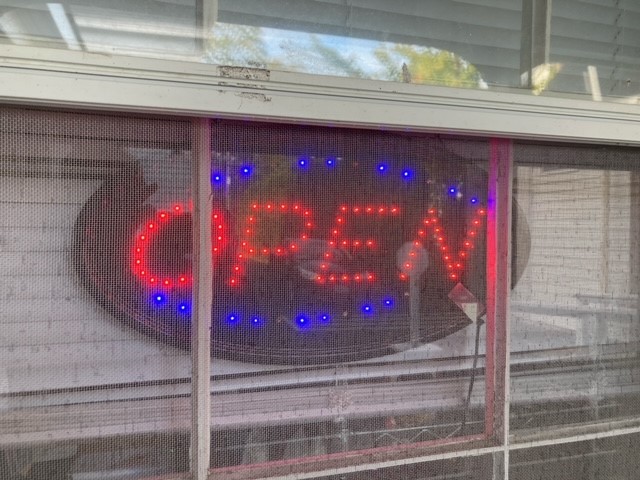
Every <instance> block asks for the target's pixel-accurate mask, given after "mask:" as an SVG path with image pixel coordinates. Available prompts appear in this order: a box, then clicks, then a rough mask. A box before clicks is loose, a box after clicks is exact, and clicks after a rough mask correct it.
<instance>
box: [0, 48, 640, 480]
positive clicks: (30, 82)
mask: <svg viewBox="0 0 640 480" xmlns="http://www.w3.org/2000/svg"><path fill="white" fill-rule="evenodd" d="M0 85H1V86H2V88H0V103H4V104H18V105H26V106H29V105H37V106H48V107H56V108H74V109H91V110H103V111H104V110H110V111H117V112H144V113H158V114H163V115H187V116H191V117H194V145H195V149H194V151H195V152H196V155H194V157H195V159H196V164H195V165H194V170H195V172H196V173H195V175H194V179H193V186H194V192H197V197H196V207H195V208H196V210H195V211H196V212H197V213H198V218H199V223H200V224H204V223H205V222H208V220H207V219H208V218H210V208H207V204H208V202H207V201H206V200H207V199H208V198H209V190H208V189H209V188H210V187H209V186H208V175H207V168H208V165H209V161H210V159H209V152H208V151H207V149H206V145H208V144H209V143H208V142H209V140H208V138H209V137H208V135H209V134H210V133H209V131H208V122H207V121H206V120H204V119H206V118H211V117H215V118H243V119H253V120H267V121H276V122H304V123H306V124H318V125H331V126H351V127H360V128H385V129H388V130H389V129H391V130H403V131H416V132H418V131H425V132H443V133H445V132H446V133H454V134H464V135H481V136H484V137H491V138H493V139H494V140H492V148H491V151H492V158H491V161H490V187H489V194H490V198H491V199H492V200H493V201H496V202H497V203H496V209H495V211H494V212H495V217H494V218H490V219H489V220H490V222H489V223H488V242H489V243H490V244H491V243H493V246H494V247H495V250H494V255H495V257H491V256H490V257H489V258H488V260H489V261H488V265H490V267H489V268H494V269H495V270H494V272H495V274H496V276H495V278H493V280H491V279H489V282H488V283H489V285H488V288H489V289H490V295H489V297H490V298H491V297H492V298H493V299H494V301H493V304H492V306H490V307H492V308H493V312H492V311H491V308H490V309H489V313H490V316H492V318H489V319H488V327H489V331H488V337H490V338H493V341H492V343H493V349H492V352H491V353H489V355H490V356H491V355H492V356H493V357H494V359H493V362H492V363H493V365H494V366H495V369H494V371H492V372H488V374H489V375H492V376H493V378H494V390H493V391H490V392H488V396H489V395H490V396H492V398H493V399H494V400H495V403H494V405H493V418H490V419H487V420H488V421H490V422H491V425H490V426H489V427H488V431H490V432H492V434H493V435H492V438H493V440H494V442H495V443H494V444H492V445H484V446H480V447H476V446H474V445H472V444H465V443H461V444H457V445H456V446H455V447H456V448H454V449H453V450H447V451H437V452H435V451H434V452H433V453H429V452H426V453H425V452H416V455H415V456H412V457H411V458H402V459H382V458H381V459H379V460H378V461H376V462H373V463H367V464H361V465H355V466H354V465H349V466H346V465H345V466H339V465H338V466H331V467H323V468H322V469H321V470H314V471H307V472H304V473H301V472H298V473H291V474H290V475H284V476H282V475H280V476H279V477H278V478H319V477H322V476H329V475H338V474H342V473H347V472H354V471H362V470H371V469H374V468H383V467H388V466H394V465H401V464H410V463H417V462H424V461H430V460H437V459H446V458H454V457H456V456H463V455H464V456H477V455H485V454H493V455H494V458H495V462H494V467H495V468H494V478H496V479H506V478H508V453H509V450H513V449H521V448H532V447H537V446H545V445H550V444H560V443H571V442H578V441H584V440H592V439H597V438H604V437H609V436H615V435H624V434H631V433H638V432H640V422H636V421H628V422H623V423H621V424H619V425H618V424H612V425H610V427H611V428H608V429H601V430H598V428H597V427H596V428H595V429H594V428H591V430H589V429H587V428H585V429H577V430H575V429H574V430H572V431H567V432H565V434H563V433H562V431H561V430H558V431H557V432H556V434H555V436H554V437H553V438H548V437H544V436H543V437H540V438H519V437H517V436H515V437H514V436H510V435H509V431H508V409H509V369H508V365H509V358H508V357H509V345H508V338H509V335H508V332H509V324H508V302H509V288H508V285H509V278H508V275H509V271H510V269H509V268H508V259H509V258H510V256H509V253H508V252H509V249H508V246H509V243H510V231H511V229H510V225H509V223H510V214H509V211H510V210H509V209H510V202H511V198H510V196H511V195H510V191H511V177H512V168H513V164H512V163H513V160H512V156H511V144H510V142H509V141H508V140H500V138H505V139H513V138H524V139H544V140H546V141H549V140H558V141H565V142H567V141H568V142H583V143H584V142H588V143H597V144H622V145H630V146H638V145H640V110H639V109H638V107H637V106H633V105H626V104H617V103H605V102H594V101H591V100H586V99H584V98H563V97H557V96H551V95H544V96H533V95H530V94H527V93H524V92H522V91H521V92H518V91H515V92H514V91H492V90H489V91H481V90H466V89H453V88H447V87H435V86H424V85H411V84H397V83H389V82H379V81H372V80H360V79H351V78H337V77H323V76H314V75H305V74H294V73H287V72H276V71H266V70H259V69H258V70H256V69H238V68H224V67H217V66H212V65H205V64H196V63H189V62H175V61H165V60H155V59H145V58H134V57H119V56H103V55H96V54H88V53H83V52H69V51H58V50H47V49H38V48H31V47H18V46H9V45H3V46H0ZM198 117H200V118H202V119H203V120H198ZM203 179H204V180H203ZM199 223H198V221H197V220H196V222H195V224H196V226H195V228H194V241H195V242H196V243H195V245H196V246H198V251H199V252H200V254H199V257H200V259H201V261H197V262H196V263H197V265H199V271H197V272H196V275H198V278H199V279H200V281H202V282H205V283H203V284H206V283H207V281H209V283H210V279H211V263H210V261H209V262H207V261H205V262H203V261H202V259H204V258H206V257H207V256H208V255H206V252H208V251H210V248H209V246H210V243H211V239H210V237H208V236H207V233H206V231H207V229H201V228H198V224H199ZM490 249H491V248H490ZM501 259H502V263H501ZM505 259H507V261H506V262H505V261H504V260H505ZM206 290H207V289H203V291H199V292H196V295H197V297H196V299H195V300H196V302H197V305H198V308H197V309H196V311H195V312H194V318H195V319H194V324H195V325H194V331H195V332H197V333H196V335H194V338H193V368H194V376H193V378H194V382H193V395H194V397H196V401H194V403H193V414H194V419H193V432H194V433H195V432H197V434H196V435H193V441H192V469H191V470H192V475H193V478H196V479H198V480H202V479H204V478H206V477H207V470H208V467H209V445H210V429H209V428H208V427H207V426H208V425H209V415H210V405H209V401H210V399H209V398H208V395H206V394H204V392H209V384H208V382H209V377H210V375H209V370H208V369H209V362H208V359H209V355H208V353H209V348H210V347H209V334H210V332H209V325H208V322H206V321H205V322H202V321H200V320H198V319H202V318H211V316H210V308H211V296H210V292H209V293H207V292H206ZM491 292H492V293H491ZM490 298H489V300H488V301H489V302H491V299H490ZM491 322H493V325H491ZM203 394H204V395H203ZM205 397H206V399H205ZM487 401H490V399H489V398H488V399H487ZM510 442H511V444H510ZM254 473H255V474H259V473H261V474H265V475H268V469H267V470H262V471H261V472H254ZM263 476H264V475H263ZM217 478H222V477H217ZM229 478H235V477H233V475H232V476H230V477H229ZM252 478H253V477H252ZM255 478H258V477H255Z"/></svg>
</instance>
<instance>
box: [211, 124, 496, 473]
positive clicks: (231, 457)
mask: <svg viewBox="0 0 640 480" xmlns="http://www.w3.org/2000/svg"><path fill="white" fill-rule="evenodd" d="M212 138H213V146H212V174H211V177H212V187H213V202H214V232H219V234H217V235H216V234H214V238H213V240H214V245H213V252H214V263H215V281H214V285H215V287H214V312H213V323H212V337H213V344H212V348H213V354H214V356H216V357H219V358H220V360H218V361H215V360H214V363H213V373H214V378H213V390H214V397H213V399H212V405H213V410H212V412H213V424H214V425H213V426H214V438H213V456H212V464H213V466H214V467H228V466H231V465H239V464H251V463H261V462H265V461H271V460H279V459H291V458H296V457H304V456H313V455H322V454H326V453H336V452H344V451H350V450H361V449H368V448H375V447H382V446H389V445H401V444H410V443H417V442H425V441H443V440H446V439H450V438H452V437H456V436H461V435H467V434H472V433H479V432H483V431H484V395H485V393H484V381H483V379H482V378H478V379H475V378H474V371H475V369H477V368H479V367H480V366H481V365H482V364H483V360H484V350H485V349H484V343H485V340H484V328H483V319H484V316H483V315H484V302H485V297H486V295H485V290H486V286H485V277H486V275H485V269H486V267H485V263H486V262H485V252H484V244H485V242H484V238H485V233H486V226H485V214H486V211H485V208H486V198H487V173H486V168H487V156H488V143H487V142H485V141H482V140H474V141H470V140H459V139H451V138H446V137H444V138H443V137H435V136H424V135H422V136H421V135H408V134H407V135H405V134H395V133H385V132H380V131H375V132H369V131H357V130H345V129H332V128H318V127H304V126H283V125H276V124H268V125H267V124H258V123H248V122H228V121H214V122H213V133H212ZM476 342H477V344H478V347H477V350H476V348H475V347H476ZM474 382H475V386H474Z"/></svg>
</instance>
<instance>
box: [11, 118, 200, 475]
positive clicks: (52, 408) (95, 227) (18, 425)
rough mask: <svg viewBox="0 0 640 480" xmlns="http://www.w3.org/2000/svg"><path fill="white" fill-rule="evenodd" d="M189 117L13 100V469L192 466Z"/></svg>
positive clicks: (81, 471) (106, 471)
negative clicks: (58, 108)
mask: <svg viewBox="0 0 640 480" xmlns="http://www.w3.org/2000/svg"><path fill="white" fill-rule="evenodd" d="M189 125H190V124H189V123H188V122H185V121H180V120H162V119H150V118H133V117H121V116H115V115H114V116H109V115H97V114H96V115H93V114H72V113H62V112H45V111H37V110H21V109H10V108H6V107H5V108H3V109H2V112H1V114H0V138H1V141H0V209H1V214H0V239H1V240H0V282H1V284H2V292H3V293H2V308H0V325H1V331H2V335H0V385H1V390H2V396H0V444H2V445H3V447H2V449H3V450H4V451H5V455H7V456H8V457H10V459H11V463H10V465H11V469H12V470H11V472H10V473H11V475H9V476H8V477H7V478H19V477H14V476H13V475H18V474H20V475H24V472H40V473H37V474H36V473H32V474H31V476H30V477H28V478H34V479H35V478H37V479H45V478H67V475H71V476H73V478H115V476H117V474H118V472H120V473H122V471H123V470H127V469H132V470H134V471H137V472H138V473H139V474H140V475H143V474H144V475H156V474H160V473H169V472H175V471H180V470H183V469H185V468H187V467H188V460H186V459H187V458H188V457H187V455H188V433H189V426H190V418H191V407H190V376H191V361H190V356H189V354H188V352H186V351H184V350H182V349H178V348H176V346H178V345H184V343H185V341H186V340H187V339H188V338H189V309H190V308H191V296H190V290H189V288H188V287H182V286H181V285H180V283H181V282H180V278H181V277H182V276H183V275H184V276H185V277H186V278H187V279H188V278H189V277H188V275H189V272H190V263H189V262H190V254H191V250H192V249H191V247H190V246H191V238H190V230H189V221H190V220H189V213H188V208H189V205H190V204H189V198H190V169H191V160H190V146H189V145H190V143H189ZM176 206H182V207H183V208H184V211H176V209H175V207H176ZM162 212H166V213H164V214H163V213H162ZM163 215H164V216H163ZM176 243H177V244H179V247H180V248H179V249H176ZM152 278H155V281H152ZM154 337H157V338H161V339H164V340H166V342H165V343H163V342H160V341H158V340H157V339H156V338H154ZM52 469H56V471H58V469H63V470H64V471H60V473H59V475H60V476H59V477H55V476H54V475H53V474H52V472H53V470H52ZM47 472H48V473H47ZM83 475H84V476H83ZM91 475H93V477H91ZM112 476H114V477H112ZM69 478H71V477H69ZM118 478H120V477H118Z"/></svg>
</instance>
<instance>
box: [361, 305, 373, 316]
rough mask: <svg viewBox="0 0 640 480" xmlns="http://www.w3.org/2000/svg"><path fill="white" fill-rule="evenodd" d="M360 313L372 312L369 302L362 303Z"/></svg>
mask: <svg viewBox="0 0 640 480" xmlns="http://www.w3.org/2000/svg"><path fill="white" fill-rule="evenodd" d="M362 313H364V314H366V315H371V314H372V313H373V306H371V304H369V303H365V304H364V305H362Z"/></svg>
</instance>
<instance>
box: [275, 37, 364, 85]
mask: <svg viewBox="0 0 640 480" xmlns="http://www.w3.org/2000/svg"><path fill="white" fill-rule="evenodd" d="M282 49H283V50H284V52H285V55H286V63H285V65H286V67H287V68H289V69H291V70H295V71H303V72H309V73H319V74H323V75H341V76H346V77H354V78H365V77H367V75H366V74H365V73H364V71H363V70H362V68H360V67H359V66H358V59H357V58H356V57H355V55H348V56H347V55H344V54H342V53H341V52H340V51H339V50H338V49H337V48H335V47H332V46H330V45H328V44H327V43H325V42H323V41H322V40H321V39H320V38H319V37H318V36H317V35H309V45H308V46H307V45H301V44H300V43H299V42H293V41H288V42H285V43H283V44H282Z"/></svg>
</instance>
